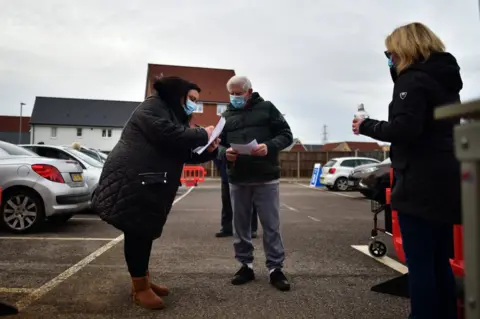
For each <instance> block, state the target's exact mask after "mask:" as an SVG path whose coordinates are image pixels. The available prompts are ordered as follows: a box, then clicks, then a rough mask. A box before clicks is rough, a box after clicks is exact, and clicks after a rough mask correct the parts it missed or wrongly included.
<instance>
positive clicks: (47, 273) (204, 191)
mask: <svg viewBox="0 0 480 319" xmlns="http://www.w3.org/2000/svg"><path fill="white" fill-rule="evenodd" d="M345 195H348V196H345ZM281 204H282V206H281V218H282V232H283V233H282V234H283V239H284V244H285V249H286V257H287V259H286V264H285V272H286V273H287V276H288V277H289V278H290V279H291V283H292V290H291V291H290V292H280V291H277V290H275V289H274V288H272V287H271V286H270V285H269V283H268V276H267V271H266V269H265V266H264V265H265V258H264V255H263V249H262V239H261V234H262V232H261V228H260V230H259V235H260V236H259V238H258V239H254V245H255V248H256V251H255V258H256V260H255V262H254V267H255V270H256V273H257V280H256V281H254V282H252V283H250V284H247V285H245V286H232V285H231V284H230V278H231V276H232V275H233V274H234V273H235V271H236V270H237V268H238V266H239V265H238V263H237V262H235V260H234V258H233V257H234V253H233V246H232V238H215V237H214V233H215V232H217V231H218V230H219V220H220V208H221V205H220V185H219V183H217V182H206V183H204V184H201V185H200V186H199V187H197V188H195V189H188V190H187V189H183V188H182V190H181V191H180V192H179V194H178V197H177V202H176V204H175V206H174V207H173V209H172V212H171V215H170V216H169V220H168V222H167V224H166V226H165V230H164V234H163V236H162V238H161V239H159V240H157V241H156V242H155V244H154V248H153V251H152V256H151V264H150V272H151V275H152V277H153V279H154V280H155V281H156V282H161V283H164V284H166V285H168V286H169V287H170V290H171V295H170V296H169V297H166V298H165V301H166V304H167V308H166V309H164V310H161V311H153V312H152V311H147V310H143V309H141V308H139V307H138V306H135V305H133V304H132V302H131V301H130V296H129V293H130V280H129V276H128V273H127V271H126V267H125V262H124V259H123V242H122V239H123V238H122V236H121V233H120V232H118V231H117V230H115V229H114V228H112V227H111V226H109V225H108V224H106V223H104V222H102V221H100V220H99V219H98V217H96V216H94V215H79V216H76V217H75V218H73V219H72V220H70V221H69V222H68V223H67V224H65V225H62V226H53V225H52V226H49V227H47V229H45V230H44V231H42V232H39V233H35V234H29V235H22V236H12V235H9V234H4V233H0V252H1V254H0V256H1V258H0V267H1V269H2V271H1V272H0V283H1V284H0V298H2V299H4V300H5V299H6V300H7V301H9V302H11V303H16V304H17V305H18V306H19V307H20V308H21V313H20V314H19V315H16V316H15V317H17V318H32V319H33V318H35V319H39V318H50V319H55V318H69V319H70V318H71V319H74V318H94V319H97V318H98V319H104V318H105V319H106V318H116V319H127V318H325V319H330V318H332V319H337V318H338V319H348V318H352V319H353V318H355V319H363V318H365V319H367V318H368V319H376V318H378V319H390V318H391V319H397V318H406V317H407V314H408V302H407V300H405V299H401V298H397V297H392V296H388V295H383V294H377V293H374V292H371V291H370V287H371V286H373V285H375V284H377V283H380V282H382V281H385V280H387V279H390V278H392V277H394V276H397V275H398V273H397V272H396V271H394V270H393V269H391V268H389V267H387V266H385V265H383V264H381V263H379V262H377V261H375V260H374V259H372V258H370V257H368V256H366V255H364V254H362V253H360V252H359V251H357V250H355V249H353V248H352V247H351V246H352V245H365V244H367V243H368V238H369V234H370V230H371V225H372V214H371V213H370V210H369V203H368V202H367V201H365V200H363V199H362V198H361V197H360V196H359V195H358V194H356V193H351V192H349V193H338V194H336V193H331V192H324V191H320V190H317V189H308V188H307V187H304V186H301V185H298V184H291V183H282V185H281Z"/></svg>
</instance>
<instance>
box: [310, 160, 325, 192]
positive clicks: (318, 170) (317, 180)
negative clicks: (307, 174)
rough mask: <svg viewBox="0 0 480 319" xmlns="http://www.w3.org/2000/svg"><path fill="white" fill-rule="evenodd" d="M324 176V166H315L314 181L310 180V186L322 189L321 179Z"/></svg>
mask: <svg viewBox="0 0 480 319" xmlns="http://www.w3.org/2000/svg"><path fill="white" fill-rule="evenodd" d="M321 176H322V165H320V164H318V163H317V164H315V166H313V173H312V179H311V180H310V186H312V187H322V186H323V185H322V183H321V182H320V177H321Z"/></svg>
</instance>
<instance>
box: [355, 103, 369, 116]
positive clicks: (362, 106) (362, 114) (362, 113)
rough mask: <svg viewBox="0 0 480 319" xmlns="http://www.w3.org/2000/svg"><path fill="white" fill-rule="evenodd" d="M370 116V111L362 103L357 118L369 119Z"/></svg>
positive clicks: (356, 114)
mask: <svg viewBox="0 0 480 319" xmlns="http://www.w3.org/2000/svg"><path fill="white" fill-rule="evenodd" d="M369 117H370V116H369V115H368V113H367V112H366V111H365V106H364V105H363V103H362V104H360V105H359V106H358V109H357V113H355V118H357V119H368V118H369Z"/></svg>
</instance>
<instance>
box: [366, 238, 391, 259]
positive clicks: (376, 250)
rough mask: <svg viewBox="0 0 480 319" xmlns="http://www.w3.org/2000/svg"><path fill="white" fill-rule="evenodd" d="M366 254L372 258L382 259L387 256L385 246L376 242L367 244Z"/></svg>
mask: <svg viewBox="0 0 480 319" xmlns="http://www.w3.org/2000/svg"><path fill="white" fill-rule="evenodd" d="M368 252H369V253H370V254H371V255H372V256H373V257H383V256H385V255H386V254H387V245H385V244H384V243H382V242H381V241H378V240H374V241H371V242H370V244H368Z"/></svg>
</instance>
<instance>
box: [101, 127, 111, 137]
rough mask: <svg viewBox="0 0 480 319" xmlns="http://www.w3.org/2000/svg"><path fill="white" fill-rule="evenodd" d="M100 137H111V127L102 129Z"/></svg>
mask: <svg viewBox="0 0 480 319" xmlns="http://www.w3.org/2000/svg"><path fill="white" fill-rule="evenodd" d="M102 137H112V130H111V129H103V130H102Z"/></svg>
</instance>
